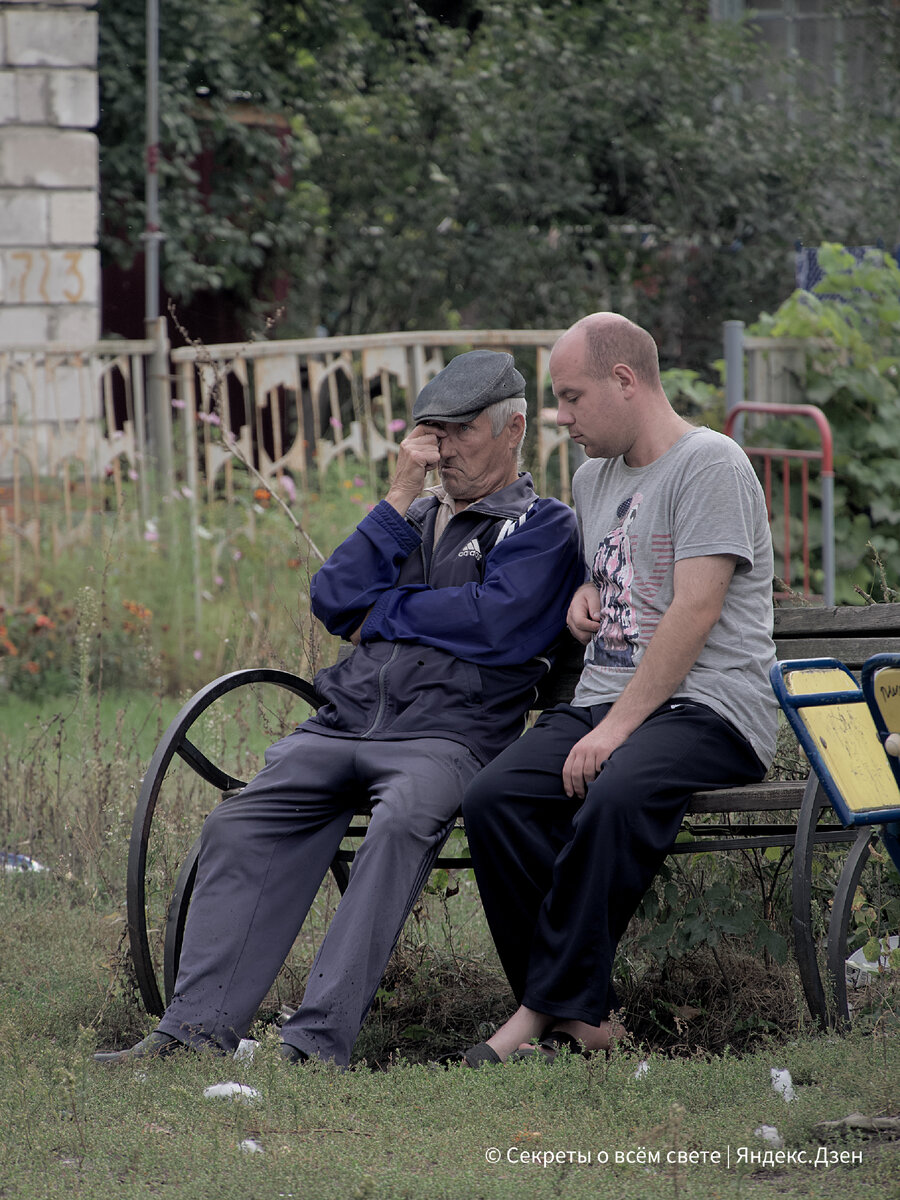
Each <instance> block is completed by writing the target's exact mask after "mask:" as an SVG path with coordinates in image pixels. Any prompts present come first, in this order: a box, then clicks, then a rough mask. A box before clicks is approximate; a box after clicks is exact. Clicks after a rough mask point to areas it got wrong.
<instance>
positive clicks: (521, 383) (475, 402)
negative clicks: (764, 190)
mask: <svg viewBox="0 0 900 1200" xmlns="http://www.w3.org/2000/svg"><path fill="white" fill-rule="evenodd" d="M524 395H525V380H524V378H523V377H522V376H521V375H520V374H519V372H518V371H517V370H516V365H515V360H514V359H513V356H512V355H511V354H506V353H505V352H500V351H497V350H470V351H469V352H468V354H458V355H457V356H456V358H453V359H451V360H450V362H449V363H447V365H446V367H444V369H443V371H441V372H439V374H437V375H435V377H434V379H431V380H429V382H428V383H426V384H425V386H424V387H423V388H422V390H421V392H419V395H418V397H417V398H416V402H415V404H414V405H413V420H414V421H416V422H418V421H456V422H459V421H468V420H471V418H472V417H476V416H478V414H479V413H480V412H481V410H482V409H484V408H487V407H488V405H489V404H496V403H497V402H498V400H508V399H509V398H510V397H511V396H524Z"/></svg>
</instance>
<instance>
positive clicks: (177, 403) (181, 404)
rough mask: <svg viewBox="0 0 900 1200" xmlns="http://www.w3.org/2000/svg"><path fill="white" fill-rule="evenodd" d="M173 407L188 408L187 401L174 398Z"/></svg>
mask: <svg viewBox="0 0 900 1200" xmlns="http://www.w3.org/2000/svg"><path fill="white" fill-rule="evenodd" d="M172 407H173V408H187V405H186V404H185V402H184V401H183V400H173V401H172Z"/></svg>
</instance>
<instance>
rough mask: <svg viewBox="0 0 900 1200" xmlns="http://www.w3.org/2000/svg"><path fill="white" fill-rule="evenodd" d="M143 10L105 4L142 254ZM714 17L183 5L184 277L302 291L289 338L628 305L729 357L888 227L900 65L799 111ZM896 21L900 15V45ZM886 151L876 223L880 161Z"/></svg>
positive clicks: (615, 9)
mask: <svg viewBox="0 0 900 1200" xmlns="http://www.w3.org/2000/svg"><path fill="white" fill-rule="evenodd" d="M141 4H142V0H115V2H114V0H101V29H102V30H103V29H105V32H104V38H105V44H106V46H107V52H106V54H105V55H104V57H103V59H102V70H103V77H104V96H105V98H106V99H105V105H108V106H109V116H108V117H107V115H106V113H105V115H104V122H105V124H104V125H103V126H102V127H101V137H102V138H103V140H104V167H103V171H104V194H105V197H106V200H107V203H106V213H107V224H106V233H105V242H104V245H105V247H106V249H107V250H108V251H110V250H115V251H116V252H118V253H120V254H122V253H124V254H128V253H133V252H134V248H135V245H136V237H137V231H138V230H139V227H140V222H139V214H140V200H139V196H140V190H139V189H138V188H137V187H136V183H137V176H138V173H139V170H140V165H139V164H140V161H141V159H140V155H139V154H137V153H136V149H137V147H136V145H135V140H136V139H135V129H134V121H133V115H132V114H133V111H134V94H135V89H136V87H137V86H138V85H139V80H137V79H136V77H135V75H134V73H133V71H130V70H129V69H127V68H126V67H125V66H124V65H123V64H122V62H121V61H120V60H121V47H122V46H123V45H127V47H128V53H127V56H126V57H127V58H128V59H129V60H130V61H131V62H132V63H133V62H134V61H140V53H139V52H140V42H141V40H142V34H140V33H139V32H138V30H137V29H136V28H135V10H136V9H138V8H140V7H141ZM185 5H186V6H187V8H188V10H189V11H187V12H184V11H182V10H183V8H184V7H185ZM170 8H171V9H172V11H171V12H169V11H168V10H169V9H170ZM706 11H707V6H706V5H705V4H696V5H687V6H685V5H683V4H680V3H675V0H629V2H628V3H625V2H624V0H553V2H551V0H544V2H543V3H538V2H536V0H502V2H500V0H497V2H489V0H484V2H482V3H477V2H475V0H452V2H451V0H420V3H415V2H413V0H395V2H394V3H386V2H384V0H329V2H326V0H305V2H303V3H297V2H289V0H211V3H209V4H204V6H202V8H201V6H199V5H195V4H194V3H193V0H191V2H188V0H185V3H183V4H182V5H180V6H179V8H178V10H177V11H176V10H175V6H174V4H173V3H172V0H163V14H164V26H166V27H167V29H168V32H167V38H166V42H165V45H164V51H163V61H164V74H165V78H166V89H167V90H166V103H165V105H164V110H165V112H166V113H167V117H166V122H167V124H166V131H167V132H166V146H165V157H166V164H167V165H166V172H167V174H166V177H165V179H164V194H165V195H166V199H165V201H164V203H165V205H166V206H167V207H166V209H165V210H164V219H165V221H166V233H167V242H166V246H165V253H164V278H165V280H166V283H167V286H168V287H169V289H170V290H171V291H174V292H176V293H177V294H178V295H180V296H182V297H186V296H189V295H191V294H192V293H194V292H196V290H197V289H198V288H206V289H207V290H209V289H215V288H219V289H223V288H228V289H230V294H231V296H232V297H233V299H234V300H235V301H237V302H239V303H241V304H242V305H244V306H245V307H252V304H253V302H254V301H257V302H259V303H262V304H265V303H266V302H267V301H268V302H269V303H271V298H272V295H273V293H274V290H275V289H274V281H275V280H276V278H278V277H279V276H280V277H281V278H282V279H283V280H289V287H288V289H287V297H286V302H285V317H284V319H283V321H282V323H281V324H280V326H279V334H280V335H282V336H284V335H286V334H302V333H309V332H312V331H313V330H314V329H315V328H316V327H317V326H318V325H320V324H323V325H324V326H325V327H327V328H328V329H329V330H330V331H331V332H333V333H347V332H365V331H375V330H383V329H389V328H428V327H434V326H438V327H445V326H447V325H450V324H454V323H456V324H459V323H466V324H469V323H471V324H476V325H481V326H484V325H493V326H498V327H503V326H526V327H527V326H531V327H537V326H550V327H556V326H560V325H565V324H568V323H569V322H570V321H571V320H572V319H574V318H575V317H577V316H579V315H581V314H582V313H584V312H586V311H590V310H592V309H596V308H600V307H612V308H617V309H619V310H621V311H623V312H625V313H627V314H628V315H630V316H633V317H634V318H635V319H637V320H639V321H641V322H642V323H643V324H645V325H647V326H648V327H649V328H650V329H652V330H653V332H654V333H655V334H656V336H657V338H658V340H659V342H660V344H661V347H662V349H663V356H664V358H665V360H666V362H667V363H679V364H686V365H694V366H697V365H703V364H705V363H707V362H708V361H709V359H710V358H711V357H712V356H714V355H716V354H717V353H718V347H719V330H720V323H721V321H722V320H723V319H725V318H729V317H731V318H742V319H746V320H749V319H752V317H753V316H754V315H755V313H756V312H758V311H759V310H760V309H761V308H766V307H773V306H774V305H775V304H777V302H778V301H779V300H780V299H781V298H782V297H783V296H785V295H786V294H787V293H788V292H789V291H790V288H791V286H792V271H791V253H790V252H791V249H792V247H793V244H794V241H795V240H796V239H797V238H801V239H803V240H804V241H806V242H817V241H819V240H822V239H824V238H829V237H830V238H834V239H838V238H840V239H843V240H848V241H852V240H853V239H854V238H856V237H860V238H862V237H866V236H871V232H870V231H872V230H876V231H877V230H878V229H879V222H880V223H881V224H880V228H881V230H882V232H884V230H885V228H886V226H885V221H886V220H887V219H888V218H887V214H888V213H889V212H891V211H892V209H891V207H890V206H891V205H893V203H894V197H895V196H896V193H897V189H898V185H900V178H898V177H900V155H898V154H897V152H896V151H897V138H898V134H897V130H896V123H895V122H892V121H891V120H890V113H891V111H892V109H891V105H890V97H891V95H892V93H891V89H892V88H893V89H894V93H893V94H895V91H896V81H897V69H896V61H897V59H896V57H895V58H894V60H893V61H892V63H890V64H885V63H884V62H882V63H881V66H880V68H879V70H880V72H881V76H883V78H882V77H881V76H879V79H878V80H877V89H876V90H877V95H875V96H874V97H873V96H872V95H869V96H867V98H865V100H864V101H863V102H861V103H857V102H856V100H854V99H852V98H851V102H850V103H848V102H847V100H846V98H844V99H843V100H842V102H841V103H838V100H837V98H833V97H832V96H831V95H830V94H828V93H827V92H823V93H822V94H821V95H820V97H819V99H818V100H817V101H816V103H815V105H813V106H810V108H809V114H808V115H807V116H801V115H799V111H800V105H799V102H798V101H797V100H796V97H795V98H794V99H793V100H792V99H791V74H790V71H788V70H787V69H783V67H782V66H781V65H779V64H771V63H767V62H766V58H765V54H764V50H763V47H762V46H761V44H760V43H759V41H758V39H756V38H755V36H754V34H753V31H752V29H751V28H750V27H748V26H746V25H738V24H732V23H711V22H709V21H708V20H707V18H706ZM201 14H202V15H201ZM873 19H874V18H873ZM879 20H882V18H879ZM896 24H897V16H896V14H893V15H892V14H891V13H890V12H888V13H887V14H886V15H885V16H884V17H883V25H884V28H883V31H882V37H883V40H884V39H887V38H889V37H892V36H894V35H895V27H896ZM136 43H137V44H136ZM117 55H118V57H117ZM762 81H764V84H763V82H762ZM873 86H875V85H874V84H873ZM198 87H199V88H202V89H208V90H207V91H205V92H204V95H203V96H202V97H198V96H197V89H198ZM243 93H246V94H248V95H249V97H250V99H251V100H252V103H253V105H254V107H255V108H256V110H257V111H259V112H268V113H272V114H281V115H282V116H284V117H287V118H288V120H289V133H288V134H287V135H285V136H283V137H282V139H281V141H280V142H279V141H278V139H277V138H276V137H275V136H274V135H273V133H272V132H271V131H269V132H267V131H265V130H262V129H259V128H252V129H251V128H249V127H247V126H246V125H243V124H241V123H240V122H238V121H237V120H236V118H235V109H234V97H235V96H240V95H241V94H243ZM754 97H757V98H754ZM129 98H130V107H129ZM129 122H130V123H131V127H130V128H129V124H128V123H129ZM107 144H109V146H110V148H111V149H110V151H109V153H107V150H106V146H107ZM204 146H205V147H206V151H205V153H206V156H207V159H209V158H210V157H212V158H213V159H214V161H215V172H214V175H213V178H212V180H211V185H210V189H209V192H208V195H207V196H206V197H205V198H204V197H202V196H198V195H197V178H198V169H197V165H196V164H197V161H198V155H199V153H200V151H201V147H204ZM276 146H277V147H278V149H276ZM279 154H283V155H286V156H287V157H288V158H289V160H290V172H289V173H288V172H287V171H281V172H279V171H278V170H277V169H276V168H275V167H274V165H273V164H275V163H278V162H279V158H278V155H279ZM876 155H877V162H878V172H877V173H875V174H873V175H872V176H871V179H870V180H869V182H868V188H867V197H866V205H865V212H866V213H868V214H869V219H868V222H867V221H866V219H865V215H864V213H863V205H862V204H861V203H860V196H859V186H858V182H857V180H858V178H859V175H858V172H859V171H860V169H861V166H862V163H863V162H864V161H866V160H870V159H871V158H872V156H876ZM279 175H280V181H279ZM110 198H111V199H113V201H114V203H113V204H112V207H111V208H110V205H109V203H108V201H109V199H110ZM111 215H112V216H113V217H115V220H114V221H110V216H111ZM123 215H127V219H128V222H129V225H130V227H129V228H128V229H125V225H124V222H123V221H122V220H120V219H119V218H120V217H121V216H123ZM876 236H877V233H876Z"/></svg>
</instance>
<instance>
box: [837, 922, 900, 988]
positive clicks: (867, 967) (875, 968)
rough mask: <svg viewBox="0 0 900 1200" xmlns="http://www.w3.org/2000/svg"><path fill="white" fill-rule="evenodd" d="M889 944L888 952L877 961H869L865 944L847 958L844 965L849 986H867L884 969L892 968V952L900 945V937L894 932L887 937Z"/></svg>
mask: <svg viewBox="0 0 900 1200" xmlns="http://www.w3.org/2000/svg"><path fill="white" fill-rule="evenodd" d="M883 940H884V939H882V942H883ZM887 946H888V948H887V952H886V953H884V954H882V955H881V956H880V957H879V958H878V960H877V961H876V962H869V960H868V959H867V958H866V955H865V947H864V946H860V948H859V949H858V950H854V951H853V953H852V954H851V955H850V957H849V958H848V959H845V962H844V966H845V974H846V978H847V985H848V987H853V988H859V987H865V986H866V984H867V983H871V982H872V980H873V979H875V978H876V977H877V976H878V975H879V974H881V973H882V972H883V971H889V970H890V969H891V958H890V954H891V951H892V950H896V949H897V948H898V947H900V937H898V936H897V934H895V933H892V934H891V936H890V937H889V938H888V939H887Z"/></svg>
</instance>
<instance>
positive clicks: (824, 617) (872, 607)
mask: <svg viewBox="0 0 900 1200" xmlns="http://www.w3.org/2000/svg"><path fill="white" fill-rule="evenodd" d="M860 634H868V635H870V636H872V637H879V638H880V637H897V636H900V604H869V605H865V606H860V605H840V606H838V607H837V608H776V609H775V638H776V640H778V639H780V638H788V637H809V636H820V637H824V638H829V639H831V640H832V641H834V639H835V638H840V637H847V636H850V637H859V635H860ZM832 657H834V656H832Z"/></svg>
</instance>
